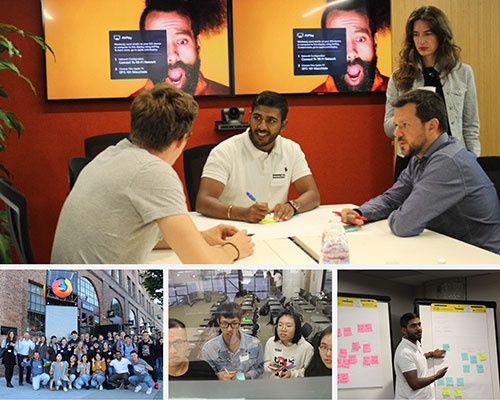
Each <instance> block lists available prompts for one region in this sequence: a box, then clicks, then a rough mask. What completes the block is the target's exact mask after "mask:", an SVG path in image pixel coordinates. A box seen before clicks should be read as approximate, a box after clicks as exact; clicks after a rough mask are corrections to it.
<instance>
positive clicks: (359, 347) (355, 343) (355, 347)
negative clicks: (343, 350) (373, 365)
mask: <svg viewBox="0 0 500 400" xmlns="http://www.w3.org/2000/svg"><path fill="white" fill-rule="evenodd" d="M352 349H353V350H359V349H361V345H360V344H359V342H352Z"/></svg>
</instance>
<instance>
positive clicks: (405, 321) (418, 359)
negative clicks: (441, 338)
mask: <svg viewBox="0 0 500 400" xmlns="http://www.w3.org/2000/svg"><path fill="white" fill-rule="evenodd" d="M399 323H400V325H401V331H402V332H403V339H401V343H399V345H398V348H397V349H396V353H395V354H394V369H395V370H396V395H395V397H394V398H395V399H434V393H433V390H432V387H431V386H430V384H431V383H433V382H434V381H436V380H437V379H439V378H442V377H443V376H444V375H445V374H446V371H447V370H448V367H445V368H442V369H440V370H439V371H438V372H436V373H435V374H434V375H429V372H428V369H427V358H431V357H432V358H443V357H444V355H445V353H446V350H439V349H436V350H434V351H430V352H428V353H424V352H423V350H422V345H421V344H420V340H421V339H422V323H421V322H420V319H419V318H418V317H417V316H416V315H415V314H413V313H406V314H404V315H403V316H402V317H401V319H400V320H399Z"/></svg>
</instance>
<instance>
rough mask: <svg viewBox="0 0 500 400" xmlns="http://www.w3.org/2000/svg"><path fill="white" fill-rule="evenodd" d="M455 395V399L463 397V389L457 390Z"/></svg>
mask: <svg viewBox="0 0 500 400" xmlns="http://www.w3.org/2000/svg"><path fill="white" fill-rule="evenodd" d="M453 393H454V394H455V397H462V389H455V390H454V391H453Z"/></svg>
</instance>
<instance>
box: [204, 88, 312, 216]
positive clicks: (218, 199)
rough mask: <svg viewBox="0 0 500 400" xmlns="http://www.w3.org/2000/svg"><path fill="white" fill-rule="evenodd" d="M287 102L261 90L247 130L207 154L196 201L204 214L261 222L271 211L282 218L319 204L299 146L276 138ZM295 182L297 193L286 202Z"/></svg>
mask: <svg viewBox="0 0 500 400" xmlns="http://www.w3.org/2000/svg"><path fill="white" fill-rule="evenodd" d="M287 114H288V103H287V101H286V99H285V97H283V96H281V95H280V94H278V93H275V92H270V91H265V92H262V93H260V94H259V95H258V96H257V97H256V98H255V100H254V102H253V105H252V110H251V113H250V128H249V129H247V130H246V132H244V133H242V134H239V135H235V136H233V137H231V138H229V139H227V140H225V141H224V142H222V143H220V144H219V145H217V146H216V147H215V148H214V149H213V150H212V152H211V153H210V155H209V157H208V159H207V162H206V164H205V167H204V168H203V174H202V179H201V183H200V188H199V191H198V197H197V199H196V209H197V211H199V212H200V213H202V214H205V215H208V216H210V217H215V218H220V219H233V220H239V221H247V222H259V221H260V220H262V219H263V218H264V217H266V215H267V214H268V213H269V212H273V213H274V218H275V219H276V220H278V221H286V220H288V219H290V218H291V217H292V216H293V215H294V214H296V213H298V212H304V211H308V210H311V209H313V208H315V207H317V206H318V205H319V201H320V198H319V191H318V188H317V186H316V183H315V181H314V178H313V176H312V174H311V170H310V169H309V166H308V165H307V161H306V158H305V156H304V153H303V152H302V150H301V149H300V146H299V145H298V144H297V143H295V142H293V141H292V140H290V139H286V138H283V137H281V136H280V133H281V132H282V131H283V130H284V129H285V127H286V125H287V122H288V120H287V119H286V117H287ZM290 184H293V186H294V188H295V190H296V191H297V193H298V194H299V196H298V197H297V198H296V199H291V200H290V201H288V190H289V188H290Z"/></svg>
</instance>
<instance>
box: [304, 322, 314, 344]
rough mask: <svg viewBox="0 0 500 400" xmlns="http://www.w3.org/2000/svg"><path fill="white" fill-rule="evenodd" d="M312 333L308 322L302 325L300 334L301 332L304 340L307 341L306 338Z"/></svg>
mask: <svg viewBox="0 0 500 400" xmlns="http://www.w3.org/2000/svg"><path fill="white" fill-rule="evenodd" d="M312 331H313V327H312V325H311V324H310V323H309V322H306V323H304V324H303V325H302V329H301V332H302V336H304V339H306V340H307V338H308V337H309V335H310V334H311V332H312Z"/></svg>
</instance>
